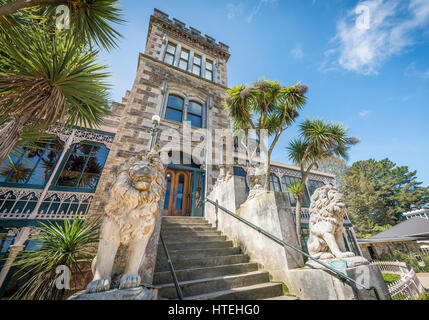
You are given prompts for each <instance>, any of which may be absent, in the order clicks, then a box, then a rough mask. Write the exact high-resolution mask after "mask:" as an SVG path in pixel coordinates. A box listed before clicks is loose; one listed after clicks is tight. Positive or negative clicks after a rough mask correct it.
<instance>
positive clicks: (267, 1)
mask: <svg viewBox="0 0 429 320" xmlns="http://www.w3.org/2000/svg"><path fill="white" fill-rule="evenodd" d="M265 4H271V5H276V4H277V0H259V2H258V4H257V5H256V6H254V7H253V10H252V12H251V13H250V14H249V15H248V16H247V19H246V20H247V23H252V21H253V18H254V17H255V16H256V15H257V14H258V13H259V11H260V10H261V8H262V6H263V5H265Z"/></svg>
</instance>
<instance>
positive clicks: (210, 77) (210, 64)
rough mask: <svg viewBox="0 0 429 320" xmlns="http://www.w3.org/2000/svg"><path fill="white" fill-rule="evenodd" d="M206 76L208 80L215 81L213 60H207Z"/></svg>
mask: <svg viewBox="0 0 429 320" xmlns="http://www.w3.org/2000/svg"><path fill="white" fill-rule="evenodd" d="M204 77H205V78H206V79H207V80H210V81H213V61H210V60H206V73H205V76H204Z"/></svg>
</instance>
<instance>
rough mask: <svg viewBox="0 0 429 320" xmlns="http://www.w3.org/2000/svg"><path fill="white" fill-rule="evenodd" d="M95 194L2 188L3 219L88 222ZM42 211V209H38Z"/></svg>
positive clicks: (0, 206)
mask: <svg viewBox="0 0 429 320" xmlns="http://www.w3.org/2000/svg"><path fill="white" fill-rule="evenodd" d="M93 196H94V194H92V193H79V192H61V191H48V192H46V193H45V195H43V190H40V189H39V190H34V189H19V188H0V219H8V220H18V219H39V220H64V219H73V218H79V219H84V218H85V217H86V214H87V212H88V210H89V207H90V205H91V202H92V199H93ZM37 207H38V208H37Z"/></svg>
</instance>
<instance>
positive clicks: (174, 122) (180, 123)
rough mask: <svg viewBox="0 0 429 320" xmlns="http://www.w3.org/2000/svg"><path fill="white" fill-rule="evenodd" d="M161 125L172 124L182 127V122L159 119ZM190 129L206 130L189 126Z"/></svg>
mask: <svg viewBox="0 0 429 320" xmlns="http://www.w3.org/2000/svg"><path fill="white" fill-rule="evenodd" d="M161 124H174V125H183V122H179V121H174V120H169V119H165V118H164V119H161ZM191 129H194V130H198V129H207V128H204V127H195V126H192V125H191Z"/></svg>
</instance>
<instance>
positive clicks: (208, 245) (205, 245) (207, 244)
mask: <svg viewBox="0 0 429 320" xmlns="http://www.w3.org/2000/svg"><path fill="white" fill-rule="evenodd" d="M176 241H177V239H176ZM165 245H166V246H167V249H168V251H170V250H171V251H173V250H186V249H189V242H169V241H165ZM232 246H233V243H232V241H200V242H195V243H192V249H216V248H231V247H232ZM158 251H160V252H164V249H163V248H161V247H159V248H158Z"/></svg>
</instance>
